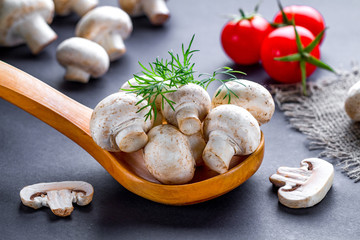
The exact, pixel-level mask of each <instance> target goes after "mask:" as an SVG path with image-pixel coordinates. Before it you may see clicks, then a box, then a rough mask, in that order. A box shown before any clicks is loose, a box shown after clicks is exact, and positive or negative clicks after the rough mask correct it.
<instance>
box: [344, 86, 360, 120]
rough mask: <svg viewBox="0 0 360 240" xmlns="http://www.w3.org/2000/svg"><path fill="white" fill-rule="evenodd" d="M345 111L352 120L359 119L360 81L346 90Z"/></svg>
mask: <svg viewBox="0 0 360 240" xmlns="http://www.w3.org/2000/svg"><path fill="white" fill-rule="evenodd" d="M345 111H346V113H347V115H348V116H349V117H350V118H351V119H352V120H354V121H360V81H359V82H357V83H355V84H354V85H353V86H352V87H351V88H350V89H349V91H348V92H347V96H346V100H345Z"/></svg>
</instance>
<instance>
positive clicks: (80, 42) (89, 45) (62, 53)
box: [56, 37, 110, 77]
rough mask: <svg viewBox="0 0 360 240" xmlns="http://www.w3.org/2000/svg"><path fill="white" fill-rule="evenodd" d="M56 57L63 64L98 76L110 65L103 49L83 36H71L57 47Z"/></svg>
mask: <svg viewBox="0 0 360 240" xmlns="http://www.w3.org/2000/svg"><path fill="white" fill-rule="evenodd" d="M56 59H57V60H58V62H59V63H60V64H61V65H62V66H64V67H67V66H74V67H77V68H80V69H82V70H84V71H86V72H88V73H90V75H92V76H93V77H99V76H101V75H103V74H105V73H106V72H107V70H108V69H109V65H110V60H109V56H108V54H107V53H106V51H105V49H104V48H103V47H101V46H100V45H99V44H97V43H96V42H93V41H90V40H88V39H85V38H79V37H72V38H69V39H66V40H65V41H63V42H62V43H60V45H59V46H58V47H57V50H56Z"/></svg>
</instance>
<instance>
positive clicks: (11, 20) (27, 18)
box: [0, 0, 57, 54]
mask: <svg viewBox="0 0 360 240" xmlns="http://www.w3.org/2000/svg"><path fill="white" fill-rule="evenodd" d="M53 14H54V3H53V1H49V0H2V1H1V2H0V45H1V46H7V47H12V46H18V45H20V44H23V43H26V44H27V45H28V47H29V48H30V50H31V52H32V53H33V54H38V53H39V52H40V51H41V50H42V49H43V48H45V47H46V46H47V45H49V44H50V43H52V42H53V41H55V40H56V38H57V35H56V33H55V32H54V31H53V30H52V29H51V28H50V27H49V25H48V24H50V23H51V22H52V20H53Z"/></svg>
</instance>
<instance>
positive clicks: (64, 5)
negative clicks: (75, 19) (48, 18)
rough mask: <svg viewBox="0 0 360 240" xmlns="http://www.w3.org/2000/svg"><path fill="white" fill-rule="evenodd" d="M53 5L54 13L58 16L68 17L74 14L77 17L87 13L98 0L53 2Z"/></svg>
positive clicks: (55, 0)
mask: <svg viewBox="0 0 360 240" xmlns="http://www.w3.org/2000/svg"><path fill="white" fill-rule="evenodd" d="M53 1H54V4H55V12H56V14H58V15H60V16H66V15H69V14H70V13H71V12H75V13H76V14H77V15H79V16H83V15H85V13H87V12H88V11H90V10H91V9H93V8H95V7H96V6H97V5H98V3H99V1H98V0H53Z"/></svg>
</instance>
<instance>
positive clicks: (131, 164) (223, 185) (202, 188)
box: [0, 61, 264, 205]
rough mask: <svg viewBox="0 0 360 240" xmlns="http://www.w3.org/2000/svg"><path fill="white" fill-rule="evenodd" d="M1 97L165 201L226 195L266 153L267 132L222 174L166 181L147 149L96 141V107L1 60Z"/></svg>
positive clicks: (136, 189)
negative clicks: (107, 146)
mask: <svg viewBox="0 0 360 240" xmlns="http://www.w3.org/2000/svg"><path fill="white" fill-rule="evenodd" d="M0 97H1V98H3V99H5V100H7V101H8V102H10V103H12V104H14V105H16V106H18V107H19V108H21V109H23V110H25V111H27V112H28V113H30V114H32V115H33V116H35V117H36V118H38V119H40V120H41V121H43V122H45V123H47V124H48V125H50V126H51V127H53V128H55V129H57V130H58V131H59V132H61V133H63V134H64V135H65V136H67V137H68V138H70V139H72V140H73V141H74V142H75V143H77V144H78V145H80V147H82V148H83V149H84V150H86V151H87V152H88V153H89V154H90V155H91V156H93V158H94V159H95V160H96V161H98V162H99V163H100V164H101V166H103V167H104V168H105V170H106V171H107V172H108V173H109V174H110V175H111V176H112V177H113V178H115V180H116V181H118V182H119V183H120V184H121V185H122V186H124V187H125V188H126V189H128V190H129V191H131V192H133V193H135V194H137V195H139V196H141V197H144V198H146V199H149V200H152V201H155V202H159V203H163V204H169V205H188V204H195V203H199V202H204V201H207V200H210V199H213V198H216V197H218V196H220V195H223V194H225V193H227V192H229V191H230V190H232V189H234V188H236V187H238V186H239V185H241V184H242V183H243V182H245V181H246V180H247V179H249V178H250V177H251V176H252V175H253V174H254V173H255V172H256V171H257V170H258V168H259V167H260V165H261V162H262V159H263V157H264V136H263V134H261V142H260V145H259V147H258V148H257V149H256V151H255V152H254V153H252V154H251V155H249V156H244V157H234V158H233V159H232V162H231V165H230V170H229V171H228V172H226V173H224V174H220V175H218V174H216V173H215V172H213V171H211V170H210V169H208V168H206V167H198V168H197V169H196V171H195V176H194V178H193V180H192V181H191V182H190V183H187V184H182V185H164V184H161V183H160V182H158V181H157V180H156V179H155V178H154V177H153V176H152V175H151V174H150V173H149V172H148V171H147V169H146V167H145V164H144V161H143V154H142V150H139V151H137V152H135V153H123V152H120V153H112V152H108V151H106V150H104V149H102V148H100V147H99V146H98V145H97V144H96V143H95V142H94V141H93V140H92V138H91V135H90V130H89V123H90V117H91V114H92V109H90V108H88V107H86V106H84V105H82V104H80V103H78V102H77V101H75V100H73V99H71V98H69V97H67V96H65V95H64V94H62V93H60V92H59V91H57V90H55V89H53V88H52V87H50V86H48V85H47V84H45V83H43V82H42V81H40V80H38V79H36V78H35V77H32V76H30V75H29V74H27V73H25V72H23V71H21V70H19V69H17V68H15V67H12V66H10V65H8V64H6V63H4V62H2V61H0Z"/></svg>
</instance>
